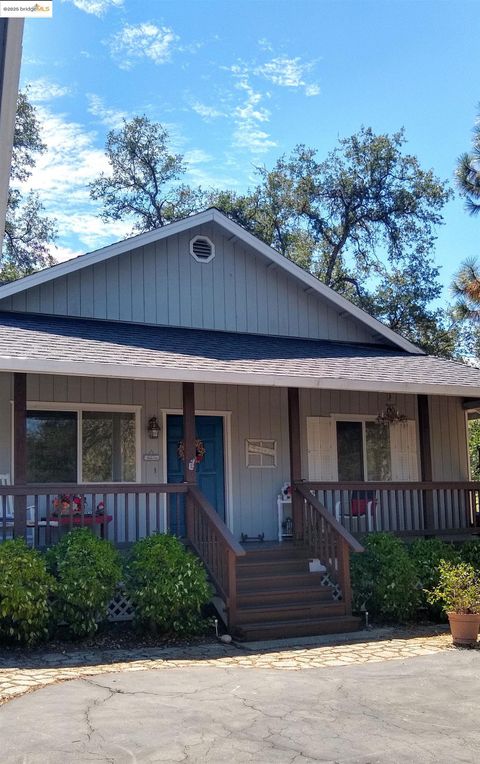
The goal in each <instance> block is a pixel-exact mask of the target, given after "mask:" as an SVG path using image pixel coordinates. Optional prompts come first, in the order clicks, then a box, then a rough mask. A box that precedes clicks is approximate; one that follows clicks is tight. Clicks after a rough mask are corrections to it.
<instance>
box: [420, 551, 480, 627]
mask: <svg viewBox="0 0 480 764" xmlns="http://www.w3.org/2000/svg"><path fill="white" fill-rule="evenodd" d="M438 572H439V581H438V584H437V586H434V587H433V588H432V589H431V590H430V591H429V592H427V599H428V601H429V602H430V603H431V604H440V605H441V607H442V610H443V611H444V612H445V613H458V614H465V613H480V578H479V576H478V574H477V573H476V572H475V570H474V568H473V566H472V565H469V564H468V563H466V562H460V563H457V564H454V563H452V562H449V561H448V560H442V561H441V562H440V564H439V567H438Z"/></svg>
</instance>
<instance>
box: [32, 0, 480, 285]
mask: <svg viewBox="0 0 480 764" xmlns="http://www.w3.org/2000/svg"><path fill="white" fill-rule="evenodd" d="M478 40H479V23H478V2H477V0H463V1H462V0H434V1H432V2H431V1H430V0H353V2H350V1H347V0H288V1H287V0H236V1H235V2H234V0H226V1H225V0H224V1H223V2H219V1H218V0H174V1H172V2H170V0H53V18H52V19H29V20H27V21H26V25H25V35H24V56H23V63H22V73H21V84H22V86H25V85H26V84H29V85H30V87H31V98H32V100H34V101H35V103H36V105H37V107H38V109H39V112H40V116H41V119H42V122H43V124H44V126H45V134H44V137H45V141H46V143H47V145H48V153H47V155H45V156H44V157H42V158H41V160H40V161H39V163H38V166H37V169H36V171H35V173H34V176H33V178H32V185H34V186H35V187H36V188H38V189H39V190H40V192H41V194H42V198H43V200H44V203H45V206H46V208H47V211H48V212H49V213H50V214H52V215H54V216H56V217H57V218H58V221H59V238H58V247H57V249H56V251H55V252H54V254H55V255H56V256H57V257H58V258H59V259H66V258H68V257H70V256H72V255H73V254H78V253H81V252H84V251H89V250H92V249H96V248H97V247H100V246H102V245H104V244H107V243H109V242H111V241H115V240H117V239H121V238H123V237H124V236H125V235H126V234H127V233H128V232H129V231H130V230H131V225H130V224H128V223H126V224H118V223H115V224H113V223H112V224H104V223H102V222H101V221H100V219H99V218H98V211H99V208H98V206H96V204H95V203H93V202H92V201H90V199H89V195H88V190H87V184H88V182H89V181H90V180H91V179H92V178H93V177H95V176H96V175H97V174H98V172H99V171H100V170H101V169H106V164H105V159H104V155H103V146H104V143H105V138H106V134H107V131H108V130H109V129H110V128H112V127H118V126H119V125H120V124H121V120H122V117H127V118H129V117H131V116H132V115H134V114H141V113H145V114H147V115H148V116H149V117H150V118H151V119H154V120H158V121H160V122H162V123H163V124H164V125H165V126H167V128H168V129H169V131H170V133H171V136H172V141H173V145H174V148H175V149H176V150H177V151H180V152H181V153H184V154H185V157H186V159H187V161H188V162H189V165H190V171H189V176H188V180H189V182H191V183H193V184H196V183H201V184H202V185H203V186H206V187H208V186H212V185H215V186H224V187H234V188H236V189H237V190H239V191H242V190H246V188H247V187H248V185H249V184H251V183H252V181H253V176H254V167H255V166H256V165H259V164H266V165H267V166H269V165H271V164H273V162H274V161H275V159H276V158H277V157H278V156H280V155H281V154H282V153H284V152H287V153H288V152H289V151H290V150H291V149H292V148H293V147H294V146H295V145H296V144H297V143H306V144H307V145H309V146H313V147H316V148H317V149H318V151H319V156H320V157H322V156H324V155H325V154H326V153H327V152H328V151H329V150H331V149H332V148H333V147H334V145H335V143H336V141H337V139H338V138H339V137H343V136H347V135H350V134H352V133H353V132H355V131H356V130H358V128H359V127H360V126H361V125H362V124H363V125H368V126H371V127H372V128H373V129H374V130H375V131H377V132H393V131H396V130H398V129H399V128H400V127H402V126H403V127H404V128H405V130H406V135H407V139H408V146H407V149H408V151H409V152H411V153H413V154H416V155H417V156H418V158H419V160H420V162H421V164H422V166H423V167H425V168H433V169H434V171H435V172H436V174H437V175H438V176H440V177H441V178H442V179H448V180H450V182H451V183H453V173H454V168H455V161H456V158H457V157H458V155H459V154H460V153H461V152H463V151H465V150H468V149H469V146H470V141H471V129H472V127H473V124H474V120H475V118H476V113H477V104H478V102H479V101H480V82H479V77H478V74H479V71H480V67H479V58H480V55H479V49H480V46H479V44H478ZM479 227H480V220H478V219H476V220H475V219H472V218H470V217H469V216H468V215H467V213H466V212H465V210H464V205H463V201H462V200H461V199H460V198H459V197H458V196H457V198H456V199H455V200H454V201H452V202H451V203H449V205H448V208H447V210H446V214H445V225H444V226H443V227H442V228H441V229H440V230H439V236H438V242H437V247H436V260H437V261H438V263H439V264H441V266H442V281H443V282H444V283H445V284H448V283H449V282H450V280H451V276H452V274H453V273H454V271H455V270H456V268H457V267H458V265H459V263H460V262H461V261H462V260H463V259H464V258H466V257H472V256H476V255H480V247H479V246H478V238H479V237H478V234H479ZM446 297H448V295H447V294H446Z"/></svg>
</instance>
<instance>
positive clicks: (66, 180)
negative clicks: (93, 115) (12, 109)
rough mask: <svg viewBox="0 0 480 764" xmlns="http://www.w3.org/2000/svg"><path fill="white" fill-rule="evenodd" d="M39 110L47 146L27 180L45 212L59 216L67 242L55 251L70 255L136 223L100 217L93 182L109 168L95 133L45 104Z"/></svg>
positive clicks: (122, 234)
mask: <svg viewBox="0 0 480 764" xmlns="http://www.w3.org/2000/svg"><path fill="white" fill-rule="evenodd" d="M38 116H39V119H40V122H41V124H42V126H43V134H44V136H45V141H46V144H47V151H46V153H45V154H43V155H42V156H40V157H39V158H38V160H37V164H36V167H35V168H34V170H33V173H32V176H31V178H30V179H29V182H28V185H29V187H31V188H35V189H36V190H37V191H38V192H39V194H40V198H41V200H42V202H43V204H44V206H45V211H46V214H47V215H50V216H52V217H55V218H56V219H57V221H58V230H59V241H61V242H62V244H61V246H60V247H59V250H58V252H57V251H56V248H55V247H52V249H51V251H52V254H53V256H54V257H61V258H62V259H63V258H65V259H68V257H69V256H73V255H74V254H77V253H78V252H79V251H85V250H91V249H97V248H98V247H101V246H104V245H105V244H108V243H110V242H112V241H115V240H119V239H122V238H124V237H125V236H127V235H128V234H129V232H130V231H131V229H132V223H131V222H129V221H127V222H125V221H124V222H121V223H117V222H112V223H104V222H103V221H102V220H101V219H100V218H99V217H98V213H99V211H100V206H99V205H98V203H96V202H94V201H93V200H92V199H90V194H89V190H88V184H89V183H90V182H91V181H92V180H93V179H94V178H95V177H96V176H97V175H98V174H99V173H100V172H101V171H102V170H103V171H108V162H107V159H106V157H105V155H104V152H103V151H102V150H101V149H98V148H97V147H96V146H95V138H96V136H95V134H94V133H92V132H87V131H85V130H84V128H83V127H82V126H81V125H79V124H78V123H76V122H70V121H68V120H67V119H66V118H65V117H64V116H63V115H62V114H53V113H52V112H51V111H50V110H49V109H47V108H46V107H44V106H39V107H38Z"/></svg>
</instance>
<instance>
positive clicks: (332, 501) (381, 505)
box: [301, 482, 480, 536]
mask: <svg viewBox="0 0 480 764" xmlns="http://www.w3.org/2000/svg"><path fill="white" fill-rule="evenodd" d="M301 485H302V486H303V488H304V490H306V491H308V492H309V493H310V494H312V495H313V496H315V497H316V498H317V499H318V501H319V502H320V503H321V504H322V505H323V506H324V507H325V508H326V509H327V510H328V512H329V513H330V515H332V516H333V517H335V519H336V520H337V521H338V522H339V523H340V524H341V525H342V526H343V527H344V528H346V529H347V530H348V531H349V532H350V533H352V534H355V535H358V534H363V533H369V532H373V531H388V532H391V533H397V534H399V535H402V536H428V535H439V536H441V535H447V536H455V535H458V534H460V535H463V534H470V533H471V534H474V533H480V483H474V482H434V483H433V482H432V483H385V482H382V483H370V482H368V483H364V482H362V483H360V482H359V483H356V482H355V483H353V482H352V483H333V482H331V483H319V482H303V483H302V484H301Z"/></svg>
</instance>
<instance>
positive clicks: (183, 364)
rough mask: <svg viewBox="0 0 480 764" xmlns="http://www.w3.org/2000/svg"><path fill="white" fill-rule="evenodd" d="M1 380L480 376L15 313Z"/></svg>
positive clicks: (345, 348)
mask: <svg viewBox="0 0 480 764" xmlns="http://www.w3.org/2000/svg"><path fill="white" fill-rule="evenodd" d="M0 371H23V372H30V373H41V374H63V375H65V374H66V375H73V376H75V375H81V376H101V377H121V378H130V379H131V378H134V379H146V380H148V379H154V380H165V381H195V382H205V383H225V384H251V385H268V386H277V387H307V388H325V389H337V390H367V391H372V390H374V391H386V392H405V393H430V394H438V395H466V396H473V397H478V396H479V393H480V369H476V368H472V367H469V366H465V365H464V364H461V363H456V362H453V361H447V360H444V359H441V358H435V357H433V356H426V355H420V354H418V355H417V354H413V353H407V352H405V351H402V350H396V349H394V348H391V347H389V348H387V347H383V346H379V345H366V344H348V343H342V342H329V341H325V340H305V339H295V338H287V337H276V336H264V335H257V334H238V333H233V332H218V331H206V330H192V329H182V328H174V327H163V326H150V325H144V324H133V323H123V322H116V321H100V320H91V319H81V318H62V317H56V316H45V315H35V314H31V313H28V314H24V313H10V312H0Z"/></svg>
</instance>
